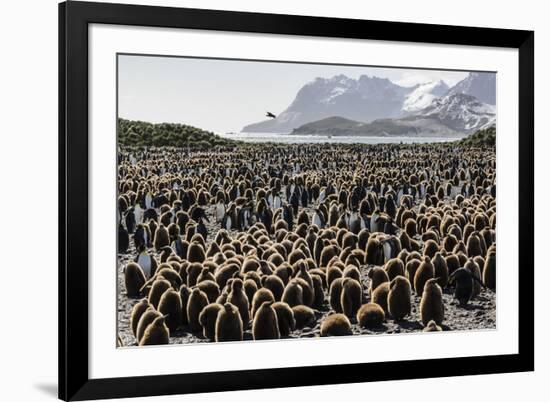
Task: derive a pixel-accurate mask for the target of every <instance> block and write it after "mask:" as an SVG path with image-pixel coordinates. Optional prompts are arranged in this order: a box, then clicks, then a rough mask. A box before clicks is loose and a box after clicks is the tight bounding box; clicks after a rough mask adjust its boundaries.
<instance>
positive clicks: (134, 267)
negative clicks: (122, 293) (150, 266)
mask: <svg viewBox="0 0 550 402" xmlns="http://www.w3.org/2000/svg"><path fill="white" fill-rule="evenodd" d="M145 282H146V279H145V274H144V273H143V270H142V269H141V267H140V266H139V265H138V264H136V263H135V262H130V263H128V265H126V267H124V284H125V285H126V294H127V295H128V297H139V295H140V290H141V288H142V287H143V285H145Z"/></svg>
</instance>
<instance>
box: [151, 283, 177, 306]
mask: <svg viewBox="0 0 550 402" xmlns="http://www.w3.org/2000/svg"><path fill="white" fill-rule="evenodd" d="M171 288H172V285H171V284H170V282H169V281H167V280H166V279H157V280H155V281H154V282H153V285H152V286H151V291H150V292H149V303H151V304H152V305H153V307H155V308H158V306H159V302H160V298H161V297H162V295H163V294H164V292H166V291H167V290H168V289H171Z"/></svg>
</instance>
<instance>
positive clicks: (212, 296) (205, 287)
mask: <svg viewBox="0 0 550 402" xmlns="http://www.w3.org/2000/svg"><path fill="white" fill-rule="evenodd" d="M196 286H197V287H198V288H199V289H200V290H202V291H203V292H204V293H205V294H206V297H208V302H209V303H214V302H215V301H216V299H217V298H218V297H219V296H220V287H219V286H218V284H217V283H216V282H214V281H211V280H210V279H207V280H205V281H202V282H199V283H197V285H196Z"/></svg>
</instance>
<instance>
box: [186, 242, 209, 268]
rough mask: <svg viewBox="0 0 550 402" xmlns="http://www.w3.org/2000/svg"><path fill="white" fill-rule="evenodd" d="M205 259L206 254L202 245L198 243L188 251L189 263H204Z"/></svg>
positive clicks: (193, 244) (191, 245) (190, 246)
mask: <svg viewBox="0 0 550 402" xmlns="http://www.w3.org/2000/svg"><path fill="white" fill-rule="evenodd" d="M205 259H206V253H205V252H204V248H202V245H201V244H200V243H198V242H193V243H191V244H190V245H189V248H188V249H187V261H189V262H191V263H193V262H204V260H205Z"/></svg>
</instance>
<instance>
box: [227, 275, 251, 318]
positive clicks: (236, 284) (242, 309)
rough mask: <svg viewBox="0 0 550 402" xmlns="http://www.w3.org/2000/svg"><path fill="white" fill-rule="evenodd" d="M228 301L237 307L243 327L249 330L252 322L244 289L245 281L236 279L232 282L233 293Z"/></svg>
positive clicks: (230, 293)
mask: <svg viewBox="0 0 550 402" xmlns="http://www.w3.org/2000/svg"><path fill="white" fill-rule="evenodd" d="M227 301H228V302H229V303H231V304H233V305H234V306H237V308H238V309H239V314H240V315H241V319H242V321H243V327H244V328H247V327H248V324H249V322H250V304H249V303H248V297H246V293H245V292H244V289H243V281H242V280H241V279H240V278H235V279H233V282H231V291H230V292H229V295H228V296H227Z"/></svg>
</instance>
